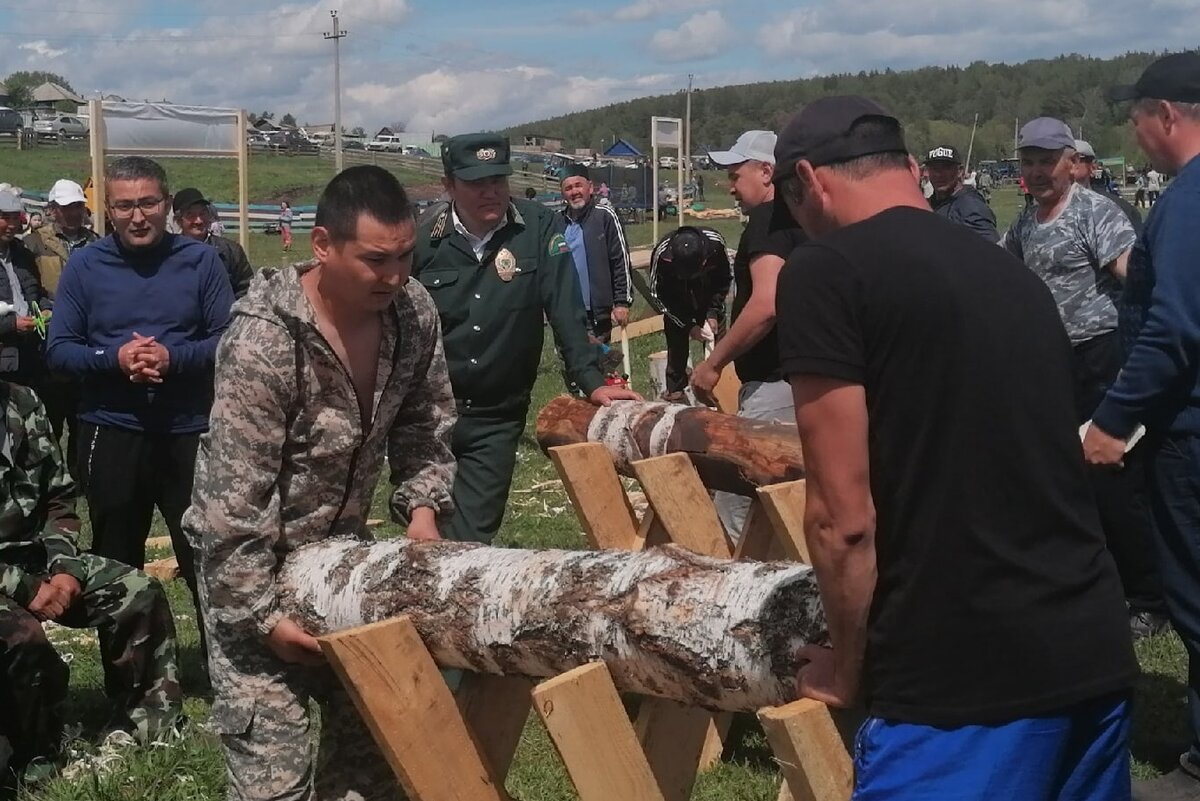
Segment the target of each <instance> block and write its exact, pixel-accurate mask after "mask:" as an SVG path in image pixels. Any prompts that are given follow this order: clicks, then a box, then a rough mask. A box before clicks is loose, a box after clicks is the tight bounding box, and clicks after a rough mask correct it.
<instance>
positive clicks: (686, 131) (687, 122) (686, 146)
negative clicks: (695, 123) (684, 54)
mask: <svg viewBox="0 0 1200 801" xmlns="http://www.w3.org/2000/svg"><path fill="white" fill-rule="evenodd" d="M693 77H694V76H693V75H692V73H690V72H689V73H688V88H687V107H686V109H685V111H684V114H683V117H684V122H683V154H682V156H683V158H681V159H680V161H682V162H683V163H684V164H686V165H687V167H686V168H685V173H684V182H685V183H691V182H692V78H693ZM679 204H680V208H683V198H682V197H680V198H679ZM679 216H680V217H682V216H683V214H682V213H680V215H679Z"/></svg>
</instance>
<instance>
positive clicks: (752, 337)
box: [707, 304, 775, 370]
mask: <svg viewBox="0 0 1200 801" xmlns="http://www.w3.org/2000/svg"><path fill="white" fill-rule="evenodd" d="M774 327H775V313H774V311H772V310H770V309H760V308H758V307H757V306H754V305H753V304H746V307H745V308H744V309H742V313H741V314H739V315H738V318H737V319H736V320H734V322H733V325H731V326H730V327H729V330H728V331H726V332H725V336H724V338H722V339H721V340H719V341H718V342H717V344H716V347H714V348H713V351H712V353H711V354H709V356H708V359H707V361H708V362H709V363H710V364H712V366H713V367H714V368H716V369H717V370H720V369H722V368H723V367H725V365H727V364H729V363H730V362H732V361H733V360H734V359H736V358H738V357H739V356H741V355H742V354H743V353H745V352H746V351H748V350H750V348H752V347H754V346H755V345H757V344H758V343H759V342H760V341H762V338H763V337H765V336H766V335H767V334H769V333H770V332H771V329H772V328H774ZM713 333H716V332H715V331H714V332H713Z"/></svg>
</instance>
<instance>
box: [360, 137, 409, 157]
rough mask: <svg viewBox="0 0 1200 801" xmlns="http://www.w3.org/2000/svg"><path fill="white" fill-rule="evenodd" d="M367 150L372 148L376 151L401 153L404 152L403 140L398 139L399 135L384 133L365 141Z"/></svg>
mask: <svg viewBox="0 0 1200 801" xmlns="http://www.w3.org/2000/svg"><path fill="white" fill-rule="evenodd" d="M367 150H374V151H376V152H377V153H402V152H404V142H402V141H401V140H400V137H399V136H392V135H389V134H384V135H383V136H377V137H375V138H374V139H372V140H371V141H370V142H367Z"/></svg>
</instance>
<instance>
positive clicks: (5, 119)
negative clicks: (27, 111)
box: [0, 106, 24, 136]
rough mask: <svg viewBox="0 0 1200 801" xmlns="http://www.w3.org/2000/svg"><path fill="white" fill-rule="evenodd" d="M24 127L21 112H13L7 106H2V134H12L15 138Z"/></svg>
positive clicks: (0, 126)
mask: <svg viewBox="0 0 1200 801" xmlns="http://www.w3.org/2000/svg"><path fill="white" fill-rule="evenodd" d="M23 127H24V126H23V124H22V118H21V115H20V113H19V112H16V111H13V110H12V109H11V108H8V107H7V106H0V134H12V135H14V136H15V135H16V134H17V132H18V131H20V130H21V128H23Z"/></svg>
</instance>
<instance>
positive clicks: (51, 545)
mask: <svg viewBox="0 0 1200 801" xmlns="http://www.w3.org/2000/svg"><path fill="white" fill-rule="evenodd" d="M10 393H11V394H10V398H11V399H10V402H9V404H8V409H7V411H8V415H9V421H8V426H9V430H10V431H11V430H12V427H13V426H14V425H23V426H24V428H25V443H24V447H23V448H22V451H23V452H22V453H21V454H19V455H18V458H19V459H20V463H21V465H22V468H23V471H24V475H25V476H26V477H27V479H28V480H30V481H33V482H35V483H36V485H37V487H36V490H35V491H34V492H33V493H31V495H32V496H33V497H36V498H37V505H38V507H39V508H38V509H37V510H36V511H34V513H33V514H31V515H29V517H31V518H33V519H37V520H44V521H45V523H44V524H43V525H42V530H41V532H40V533H39V534H38V535H37V539H38V540H39V541H40V542H41V544H42V547H44V548H45V549H46V567H47V569H48V571H49V572H50V574H51V575H55V574H58V573H67V574H68V575H71V576H74V577H75V578H76V579H77V580H79V581H80V582H82V581H83V580H84V578H85V577H86V576H87V571H86V569H85V568H84V565H83V563H82V562H81V561H80V559H79V547H78V545H77V543H76V540H77V538H78V536H79V516H78V515H77V514H76V513H75V497H76V492H75V482H73V481H72V480H71V476H70V474H69V473H68V472H67V468H66V465H65V464H64V463H63V458H62V451H61V450H59V447H58V443H57V442H55V440H54V431H53V429H52V428H51V427H50V418H49V416H48V415H47V414H46V408H45V407H44V406H42V403H41V401H40V400H38V397H37V395H35V394H34V393H33V392H32V391H30V390H28V389H26V388H24V387H15V386H14V387H12V389H11V390H10ZM14 414H17V415H20V416H21V417H23V418H24V422H23V423H22V422H19V421H14V420H13V419H12V416H13V415H14Z"/></svg>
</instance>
